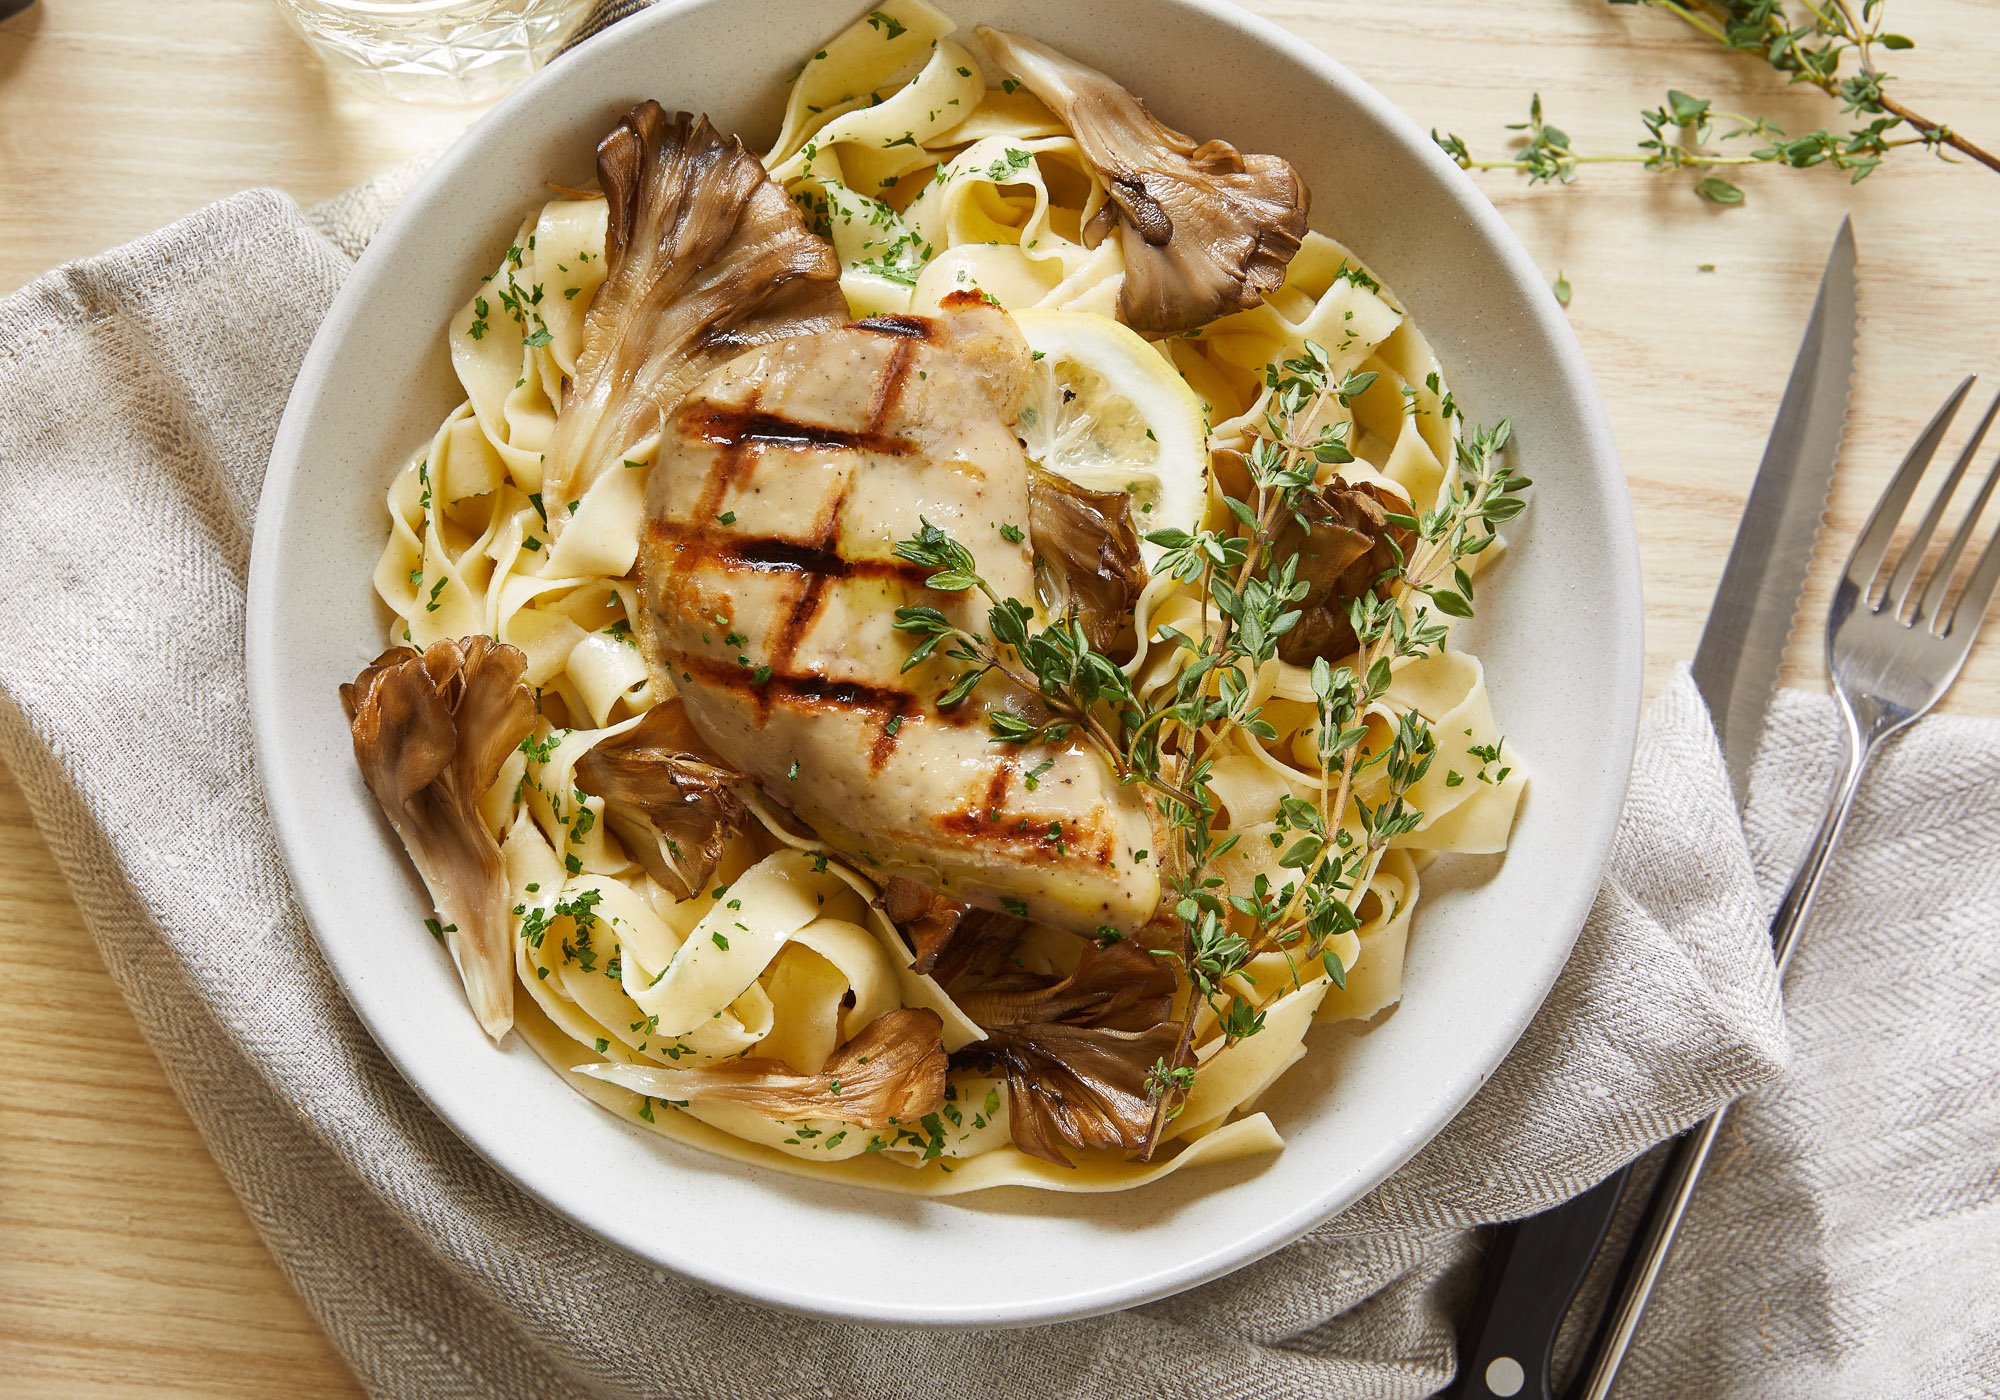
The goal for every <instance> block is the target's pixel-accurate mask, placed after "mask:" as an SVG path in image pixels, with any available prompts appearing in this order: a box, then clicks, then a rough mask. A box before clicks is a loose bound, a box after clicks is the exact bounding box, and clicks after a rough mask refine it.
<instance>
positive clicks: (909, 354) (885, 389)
mask: <svg viewBox="0 0 2000 1400" xmlns="http://www.w3.org/2000/svg"><path fill="white" fill-rule="evenodd" d="M916 362H917V346H916V342H915V341H911V340H904V341H902V342H901V343H900V344H898V345H897V346H896V348H895V349H894V350H893V351H891V352H890V354H889V360H888V363H887V364H885V365H883V366H882V376H881V378H879V379H877V380H876V381H875V403H874V406H873V407H872V408H871V409H870V410H869V413H868V431H869V432H870V433H871V434H873V433H877V432H879V431H880V429H881V427H882V425H883V424H884V423H886V422H888V421H889V415H890V414H892V413H894V412H895V411H896V406H897V405H898V404H899V403H901V402H902V399H903V386H904V385H905V384H907V383H908V382H909V379H910V370H911V369H912V368H913V367H915V365H916Z"/></svg>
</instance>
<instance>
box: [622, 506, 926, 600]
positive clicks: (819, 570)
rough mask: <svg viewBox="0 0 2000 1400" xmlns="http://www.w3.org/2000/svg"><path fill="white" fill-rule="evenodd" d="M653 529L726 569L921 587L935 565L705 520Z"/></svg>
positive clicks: (668, 541)
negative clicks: (848, 552)
mask: <svg viewBox="0 0 2000 1400" xmlns="http://www.w3.org/2000/svg"><path fill="white" fill-rule="evenodd" d="M648 534H650V535H651V537H652V538H653V539H655V540H658V541H660V542H662V543H664V544H670V545H673V546H676V547H677V548H679V549H680V550H682V551H683V552H690V551H692V552H696V553H698V554H699V555H700V560H701V562H702V563H704V564H713V565H714V566H715V567H716V568H719V569H723V570H726V571H741V572H746V573H759V574H793V575H798V576H802V577H818V578H829V579H844V578H854V579H893V580H896V581H899V582H902V583H905V584H908V585H909V586H910V587H911V588H913V589H915V588H921V587H922V586H923V582H924V579H925V578H926V577H928V576H929V573H930V570H928V569H925V568H922V567H921V566H919V565H916V564H911V563H907V562H905V561H904V560H901V559H849V558H847V557H846V556H845V555H843V554H840V553H838V552H836V551H834V550H832V549H828V548H826V547H825V546H823V545H819V544H813V543H808V542H805V541H801V540H786V539H779V538H777V537H776V536H771V535H734V534H728V533H725V532H724V531H721V530H717V529H713V528H710V527H707V526H701V525H687V524H682V523H679V522H676V521H669V520H656V521H654V522H653V523H652V525H651V526H649V527H648Z"/></svg>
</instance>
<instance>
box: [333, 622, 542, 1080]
mask: <svg viewBox="0 0 2000 1400" xmlns="http://www.w3.org/2000/svg"><path fill="white" fill-rule="evenodd" d="M526 671H527V658H526V657H525V656H523V655H522V654H521V653H520V652H519V651H518V650H516V649H515V648H513V647H510V646H507V645H506V644H504V643H502V642H496V641H494V640H493V639H492V638H490V637H466V638H462V639H460V640H458V641H439V642H433V643H432V644H431V646H430V648H429V649H428V650H426V651H423V652H418V651H416V650H414V649H412V648H409V647H397V648H395V649H393V650H391V651H386V652H384V653H383V654H382V655H381V656H379V657H377V658H376V659H375V660H374V661H373V662H371V663H369V665H368V666H367V667H366V668H365V669H364V670H363V671H362V672H361V674H360V675H358V676H356V677H355V678H354V680H353V681H352V682H351V683H350V684H347V685H343V686H342V687H341V688H340V702H341V704H342V706H343V707H345V709H346V711H347V717H348V720H349V722H350V724H351V727H352V729H353V734H354V756H355V758H356V760H357V761H359V763H360V765H361V775H362V778H363V779H364V780H365V781H366V782H367V784H368V790H369V791H370V792H372V793H374V794H375V800H376V801H377V802H379V803H380V804H381V805H382V811H383V813H384V814H385V815H386V816H387V817H388V818H389V825H390V826H392V827H394V828H395V830H396V835H398V836H399V837H401V838H402V841H403V848H404V849H405V850H406V851H408V852H409V854H410V860H411V862H412V863H413V864H414V865H415V866H416V867H417V873H418V874H419V875H421V876H422V877H423V881H424V885H425V887H426V888H427V889H428V890H429V891H430V895H431V900H432V902H433V903H434V904H435V905H436V907H437V926H436V927H437V931H438V932H439V933H440V934H441V935H442V937H443V939H444V943H445V947H446V948H447V949H449V950H450V952H451V958H452V961H453V962H454V963H456V964H457V965H458V975H459V980H460V981H462V982H463V983H464V984H465V995H466V998H467V999H468V1000H469V1001H470V1002H471V1003H472V1010H473V1014H474V1015H476V1016H477V1017H478V1018H479V1024H480V1025H481V1026H483V1027H484V1028H485V1029H486V1033H487V1034H488V1035H490V1036H492V1037H493V1038H494V1039H495V1040H498V1039H500V1038H501V1037H502V1036H504V1035H506V1034H507V1031H508V1029H509V1028H510V1027H511V1026H512V1025H513V1023H514V960H513V957H512V951H511V948H510V946H509V928H508V914H507V907H508V901H507V877H506V872H505V871H504V870H503V869H502V867H501V864H500V846H499V843H498V842H497V841H495V840H494V838H493V833H492V832H490V831H488V830H487V829H486V824H485V823H484V822H483V821H481V820H480V817H479V800H480V798H481V797H482V796H484V794H485V792H486V790H487V789H488V788H490V787H492V786H493V782H494V780H495V778H497V777H498V776H499V773H500V765H501V764H502V763H504V762H506V759H507V755H508V754H510V753H512V752H513V751H514V750H515V749H516V748H517V747H519V746H520V743H521V741H522V740H523V739H525V738H527V736H528V734H529V733H530V732H531V731H532V730H533V728H534V723H535V701H534V696H533V695H532V694H531V693H530V691H529V689H528V684H527V681H526V680H525V679H524V676H525V673H526Z"/></svg>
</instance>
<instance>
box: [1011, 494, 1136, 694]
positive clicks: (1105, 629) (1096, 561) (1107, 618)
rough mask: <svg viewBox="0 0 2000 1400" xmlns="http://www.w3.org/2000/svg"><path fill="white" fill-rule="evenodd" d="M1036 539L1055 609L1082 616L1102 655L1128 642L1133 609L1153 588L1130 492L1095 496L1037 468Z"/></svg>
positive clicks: (1032, 500) (1040, 579) (1032, 530)
mask: <svg viewBox="0 0 2000 1400" xmlns="http://www.w3.org/2000/svg"><path fill="white" fill-rule="evenodd" d="M1028 534H1029V536H1030V537H1031V538H1032V539H1033V541H1034V546H1035V579H1036V582H1037V583H1038V584H1040V585H1042V593H1043V602H1044V603H1046V604H1048V606H1049V610H1050V611H1051V612H1063V611H1066V610H1068V611H1074V613H1075V614H1076V617H1077V620H1078V621H1079V622H1081V623H1082V624H1083V634H1084V636H1085V637H1086V638H1088V639H1089V641H1090V644H1091V646H1093V647H1095V648H1096V649H1097V650H1099V651H1103V652H1108V651H1111V650H1112V649H1113V648H1114V647H1116V646H1118V645H1119V643H1120V642H1121V641H1128V640H1129V639H1130V638H1131V636H1132V606H1133V604H1134V603H1136V602H1137V601H1138V598H1139V593H1140V590H1142V589H1144V588H1145V586H1146V566H1145V564H1144V563H1143V562H1142V561H1141V560H1140V557H1139V532H1138V530H1137V529H1135V528H1134V527H1133V524H1132V498H1131V497H1130V496H1128V495H1126V494H1125V493H1124V492H1123V491H1091V490H1088V489H1086V488H1084V487H1082V486H1078V485H1077V484H1076V483H1075V482H1073V481H1070V480H1069V479H1067V478H1066V477H1062V476H1058V475H1056V473H1054V472H1049V471H1043V470H1042V469H1041V468H1040V467H1034V466H1031V467H1029V468H1028ZM1127 652H1128V654H1129V647H1128V648H1127Z"/></svg>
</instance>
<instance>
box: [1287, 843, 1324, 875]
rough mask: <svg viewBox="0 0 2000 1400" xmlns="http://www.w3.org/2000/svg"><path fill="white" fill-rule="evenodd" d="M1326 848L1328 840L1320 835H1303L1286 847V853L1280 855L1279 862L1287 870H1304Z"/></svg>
mask: <svg viewBox="0 0 2000 1400" xmlns="http://www.w3.org/2000/svg"><path fill="white" fill-rule="evenodd" d="M1325 849H1326V842H1324V841H1322V840H1320V839H1319V837H1317V836H1301V837H1300V838H1299V839H1298V840H1296V841H1294V842H1292V844H1291V845H1290V846H1288V847H1286V848H1285V853H1284V854H1283V855H1281V856H1279V857H1278V864H1279V865H1281V866H1283V867H1284V868H1285V869H1287V870H1304V869H1305V868H1306V867H1307V866H1308V865H1311V864H1312V863H1313V862H1314V861H1315V860H1317V859H1318V858H1319V853H1320V852H1321V851H1323V850H1325Z"/></svg>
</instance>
